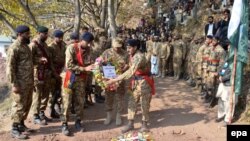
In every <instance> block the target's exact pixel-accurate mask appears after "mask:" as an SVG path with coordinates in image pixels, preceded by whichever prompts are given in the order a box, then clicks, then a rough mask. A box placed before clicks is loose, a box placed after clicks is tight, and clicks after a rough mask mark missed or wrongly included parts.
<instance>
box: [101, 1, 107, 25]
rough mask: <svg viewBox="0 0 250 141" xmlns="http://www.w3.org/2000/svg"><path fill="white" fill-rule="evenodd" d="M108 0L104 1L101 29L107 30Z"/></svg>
mask: <svg viewBox="0 0 250 141" xmlns="http://www.w3.org/2000/svg"><path fill="white" fill-rule="evenodd" d="M107 4H108V0H102V13H101V27H102V28H105V22H106V17H107V16H106V15H107V8H106V7H107Z"/></svg>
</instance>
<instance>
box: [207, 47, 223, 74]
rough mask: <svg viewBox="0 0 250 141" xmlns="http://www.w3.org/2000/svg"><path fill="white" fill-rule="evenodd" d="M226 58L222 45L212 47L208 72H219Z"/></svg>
mask: <svg viewBox="0 0 250 141" xmlns="http://www.w3.org/2000/svg"><path fill="white" fill-rule="evenodd" d="M225 57H226V52H225V50H224V49H223V48H222V47H221V46H220V45H217V46H216V47H211V48H210V54H209V65H208V70H209V71H210V72H217V71H218V67H219V66H221V65H223V63H224V61H225Z"/></svg>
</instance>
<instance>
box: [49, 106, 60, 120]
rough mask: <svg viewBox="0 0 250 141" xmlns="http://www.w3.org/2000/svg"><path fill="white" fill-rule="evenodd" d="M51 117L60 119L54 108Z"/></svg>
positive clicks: (51, 110) (51, 109)
mask: <svg viewBox="0 0 250 141" xmlns="http://www.w3.org/2000/svg"><path fill="white" fill-rule="evenodd" d="M50 117H51V118H55V119H58V118H60V115H59V114H58V113H57V112H56V110H55V109H54V108H53V107H51V108H50Z"/></svg>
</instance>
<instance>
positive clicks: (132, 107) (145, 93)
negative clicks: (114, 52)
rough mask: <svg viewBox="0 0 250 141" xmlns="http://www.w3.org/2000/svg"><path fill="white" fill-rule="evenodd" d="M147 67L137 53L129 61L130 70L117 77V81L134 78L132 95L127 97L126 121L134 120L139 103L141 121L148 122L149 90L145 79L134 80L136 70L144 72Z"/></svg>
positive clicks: (145, 62)
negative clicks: (139, 103)
mask: <svg viewBox="0 0 250 141" xmlns="http://www.w3.org/2000/svg"><path fill="white" fill-rule="evenodd" d="M148 67H149V65H148V63H147V61H146V57H145V56H144V55H143V54H142V53H140V52H139V51H137V52H136V53H135V54H134V56H133V58H132V59H131V60H130V68H129V69H128V70H127V71H126V72H124V73H123V74H122V75H120V76H118V78H117V80H122V79H129V78H131V77H133V76H134V79H135V82H134V83H135V84H134V85H133V86H131V87H132V93H131V94H130V95H129V101H128V120H134V118H135V113H136V109H137V105H138V102H139V100H140V101H141V110H142V121H145V122H147V121H149V108H150V101H151V97H152V96H151V93H150V91H151V88H150V86H149V85H148V83H147V81H146V80H145V79H140V78H136V76H135V72H136V71H137V70H142V71H146V70H147V69H148Z"/></svg>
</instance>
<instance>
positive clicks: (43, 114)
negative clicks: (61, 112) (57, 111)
mask: <svg viewBox="0 0 250 141" xmlns="http://www.w3.org/2000/svg"><path fill="white" fill-rule="evenodd" d="M39 116H40V119H41V120H45V121H49V122H51V121H52V119H50V118H48V117H47V116H45V113H44V111H40V114H39Z"/></svg>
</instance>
